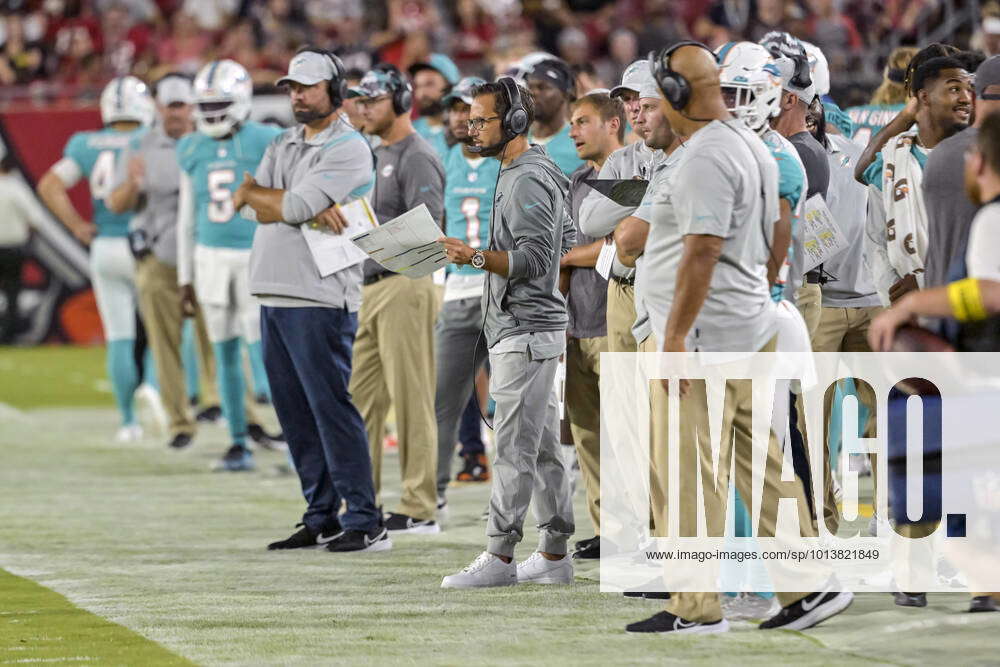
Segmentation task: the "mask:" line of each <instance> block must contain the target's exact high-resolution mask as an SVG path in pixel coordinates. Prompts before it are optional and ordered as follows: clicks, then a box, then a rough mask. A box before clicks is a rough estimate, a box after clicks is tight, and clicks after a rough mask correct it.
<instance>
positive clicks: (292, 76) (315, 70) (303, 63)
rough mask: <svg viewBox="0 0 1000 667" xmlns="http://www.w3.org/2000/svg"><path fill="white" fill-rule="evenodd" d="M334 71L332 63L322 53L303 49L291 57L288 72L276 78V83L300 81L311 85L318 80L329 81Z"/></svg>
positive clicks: (304, 84)
mask: <svg viewBox="0 0 1000 667" xmlns="http://www.w3.org/2000/svg"><path fill="white" fill-rule="evenodd" d="M335 74H336V72H335V71H334V69H333V63H332V62H331V61H330V59H329V58H327V57H326V56H325V55H323V54H322V53H316V52H315V51H303V52H302V53H299V54H296V55H295V57H293V58H292V62H290V63H288V74H287V75H286V76H283V77H281V78H280V79H278V82H277V85H279V86H281V85H284V84H287V83H291V82H293V81H294V82H295V83H301V84H302V85H303V86H312V85H315V84H317V83H319V82H320V81H329V80H330V79H332V78H333V77H334V75H335Z"/></svg>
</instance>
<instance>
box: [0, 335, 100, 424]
mask: <svg viewBox="0 0 1000 667" xmlns="http://www.w3.org/2000/svg"><path fill="white" fill-rule="evenodd" d="M104 359H105V351H104V346H103V345H99V346H92V347H70V346H68V345H45V346H40V347H0V403H6V404H7V405H11V406H14V407H15V408H19V409H22V410H23V409H27V408H40V407H48V406H53V407H54V406H106V407H110V406H112V405H114V401H113V400H112V395H111V385H110V384H109V382H108V378H107V371H106V370H105V362H104Z"/></svg>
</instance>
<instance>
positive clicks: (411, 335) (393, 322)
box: [348, 65, 444, 534]
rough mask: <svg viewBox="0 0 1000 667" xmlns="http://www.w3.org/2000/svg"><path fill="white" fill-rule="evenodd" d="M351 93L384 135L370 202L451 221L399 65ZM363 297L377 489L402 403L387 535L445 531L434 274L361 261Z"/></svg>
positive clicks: (384, 215) (360, 389)
mask: <svg viewBox="0 0 1000 667" xmlns="http://www.w3.org/2000/svg"><path fill="white" fill-rule="evenodd" d="M348 94H349V95H350V96H351V97H352V98H355V97H356V98H357V104H358V107H359V108H360V110H361V115H362V117H363V118H364V121H365V126H364V131H365V132H367V133H368V134H372V135H375V136H376V137H378V138H379V139H380V142H379V146H378V148H376V149H375V163H376V169H377V171H378V173H377V174H376V177H375V195H374V197H373V199H372V207H373V208H374V209H375V215H376V216H378V219H379V222H382V223H384V222H388V221H390V220H392V219H393V218H395V217H397V216H399V215H402V214H403V213H406V212H407V211H409V210H410V209H413V208H416V207H417V206H420V205H421V204H426V205H427V210H428V211H429V212H430V215H431V218H433V219H434V221H435V222H437V223H438V224H441V221H442V220H443V218H444V212H443V211H444V168H443V167H442V166H441V159H440V158H439V157H438V154H437V152H436V151H435V150H434V148H432V147H431V145H430V144H429V143H427V140H426V139H424V138H423V137H421V136H420V135H419V134H418V133H417V131H416V130H415V129H414V128H413V123H412V122H410V107H411V105H412V103H413V93H412V90H411V89H410V84H409V83H407V82H406V80H404V79H403V77H402V75H401V74H400V73H399V71H398V70H397V69H396V68H395V67H393V66H392V65H383V66H379V67H376V68H375V69H373V70H372V71H370V72H368V73H367V74H365V76H364V77H363V78H362V79H361V83H360V84H359V85H358V87H357V88H351V89H350V91H349V92H348ZM364 283H365V287H364V290H363V294H364V303H363V304H362V306H361V316H360V322H359V324H358V338H357V340H356V341H355V342H354V362H355V363H354V375H352V376H351V395H352V396H354V401H355V403H357V406H358V409H359V410H360V411H361V415H362V417H364V420H365V426H367V427H368V445H369V448H370V451H371V457H372V464H373V469H374V471H375V490H376V492H378V491H379V490H380V489H381V486H382V439H383V436H384V434H385V419H386V416H387V415H388V413H389V406H390V405H392V406H394V407H395V412H396V430H397V433H398V435H399V457H400V467H401V471H400V472H401V473H402V476H403V489H402V494H401V496H400V499H399V505H398V508H397V509H396V511H395V512H389V513H388V514H387V515H386V520H385V525H386V528H388V529H389V532H394V533H395V532H398V533H423V534H433V533H439V532H441V527H440V526H439V525H438V523H437V522H436V521H435V516H436V514H437V469H438V447H437V442H438V437H437V420H436V419H435V416H434V392H433V391H432V389H433V387H434V376H435V369H434V322H435V321H436V320H437V310H438V297H437V290H435V288H434V282H433V280H432V279H431V277H430V276H426V277H424V278H418V279H416V280H411V279H410V278H406V277H404V276H401V275H399V274H398V273H393V272H392V271H388V270H386V269H384V268H382V267H381V266H379V265H378V264H377V263H376V262H374V261H373V260H370V259H369V260H366V261H365V263H364Z"/></svg>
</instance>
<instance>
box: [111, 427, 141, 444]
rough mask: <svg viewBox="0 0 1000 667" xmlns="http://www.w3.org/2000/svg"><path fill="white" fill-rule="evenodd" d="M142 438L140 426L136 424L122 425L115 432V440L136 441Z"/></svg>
mask: <svg viewBox="0 0 1000 667" xmlns="http://www.w3.org/2000/svg"><path fill="white" fill-rule="evenodd" d="M138 440H142V427H141V426H139V425H138V424H129V425H127V426H122V427H121V428H120V429H118V433H116V434H115V442H136V441H138Z"/></svg>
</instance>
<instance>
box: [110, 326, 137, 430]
mask: <svg viewBox="0 0 1000 667" xmlns="http://www.w3.org/2000/svg"><path fill="white" fill-rule="evenodd" d="M134 347H135V340H133V339H131V338H123V339H121V340H109V341H108V347H107V354H108V357H107V364H108V377H109V378H110V379H111V390H112V392H113V393H114V395H115V403H116V404H117V405H118V412H120V413H121V416H122V424H123V425H125V426H130V425H132V424H134V423H135V403H134V400H133V394H135V390H136V389H137V388H138V387H139V370H138V369H137V368H136V367H135V357H134V356H133V348H134Z"/></svg>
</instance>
